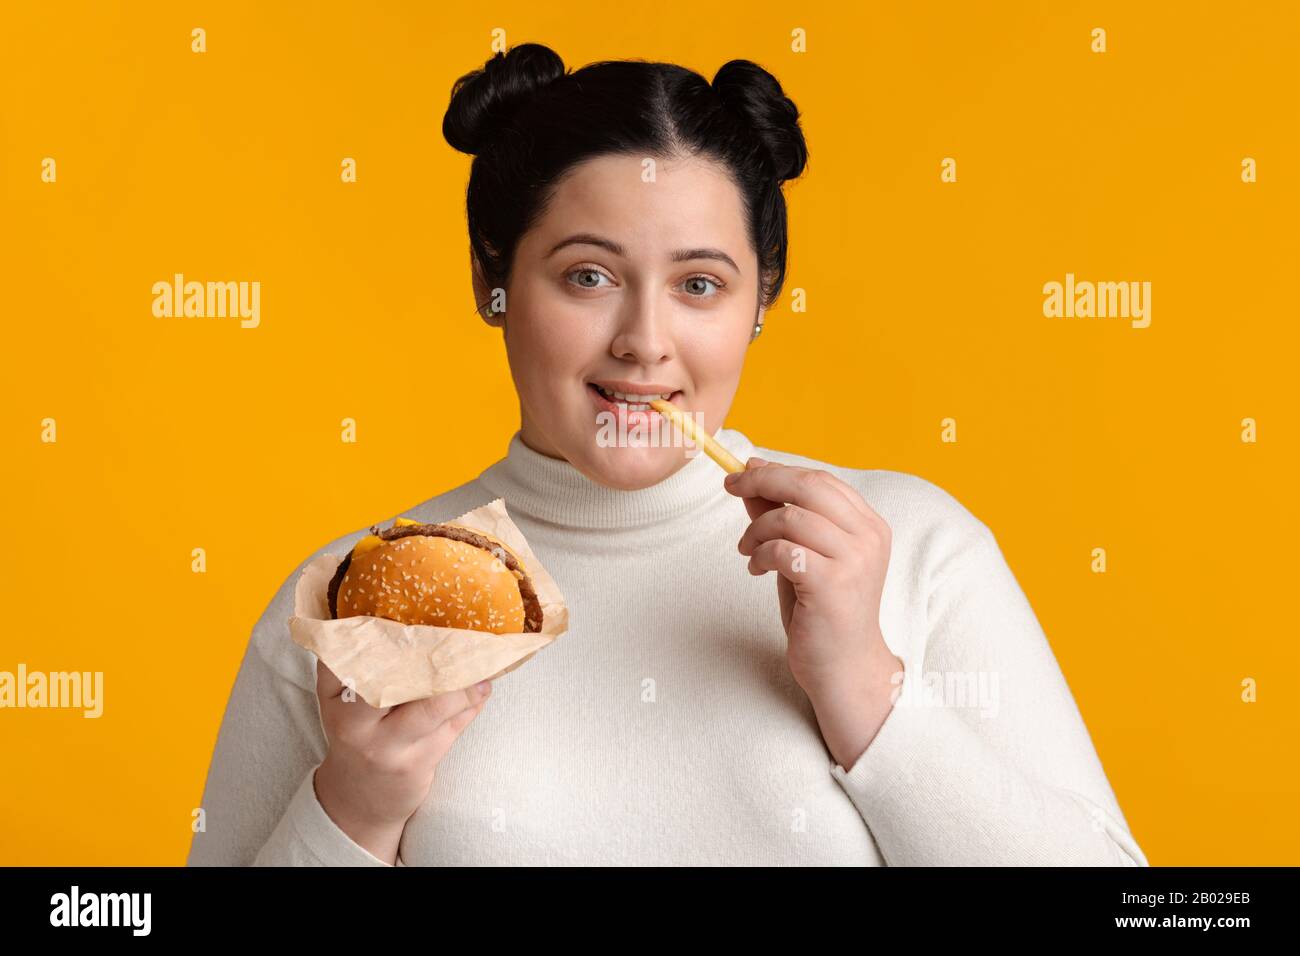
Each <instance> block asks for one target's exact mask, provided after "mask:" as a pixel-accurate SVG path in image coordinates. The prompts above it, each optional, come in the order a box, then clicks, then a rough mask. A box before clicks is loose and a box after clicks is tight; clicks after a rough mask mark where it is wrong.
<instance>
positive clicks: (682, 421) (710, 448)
mask: <svg viewBox="0 0 1300 956" xmlns="http://www.w3.org/2000/svg"><path fill="white" fill-rule="evenodd" d="M650 407H651V408H653V409H654V410H655V411H656V412H658V413H659V414H660V415H662V416H664V418H667V419H668V420H669V421H671V422H672V423H673V424H674V425H676V426H677V427H678V428H680V429H681V432H682V434H683V435H684V436H685V437H687V438H689V439H691V441H693V442H695V444H697V445H699V446H700V447H701V448H703V449H704V453H705V454H706V455H708V456H709V457H710V458H712V459H713V460H714V461H716V462H717V463H718V464H719V465H721V466H722V470H723V471H728V472H737V471H744V470H745V465H744V463H743V462H741V460H740V459H739V458H737V457H736V456H735V455H733V454H732V453H731V452H729V451H727V449H725V448H723V447H722V446H721V445H719V444H718V443H717V442H716V441H714V440H713V436H712V435H710V434H708V433H707V432H705V431H704V429H702V428H696V427H695V419H693V418H691V416H689V415H683V414H682V411H681V409H680V408H678V407H677V406H676V405H674V404H673V403H672V402H666V401H664V400H663V399H662V398H654V399H651V400H650Z"/></svg>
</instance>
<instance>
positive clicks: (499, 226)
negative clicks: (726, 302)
mask: <svg viewBox="0 0 1300 956" xmlns="http://www.w3.org/2000/svg"><path fill="white" fill-rule="evenodd" d="M442 133H443V136H445V137H446V139H447V142H448V143H450V144H451V145H452V146H453V147H455V148H456V149H458V150H460V151H461V152H464V153H470V154H472V155H473V156H474V162H473V163H472V164H471V166H470V175H469V187H468V189H467V190H466V198H465V205H466V210H467V218H468V224H469V240H470V248H471V250H472V251H473V253H474V256H475V258H476V259H477V260H478V263H479V266H480V268H481V269H482V271H483V278H484V279H485V280H486V281H487V284H488V286H489V287H491V288H499V287H504V286H505V285H506V283H507V280H508V278H509V276H510V270H511V265H512V263H513V260H514V252H515V248H516V246H517V244H518V242H519V239H520V237H521V236H523V234H524V233H525V232H527V231H528V229H530V228H531V227H532V225H533V224H534V223H535V222H536V221H537V220H538V219H539V218H540V217H541V215H542V213H543V211H544V210H545V206H546V203H547V202H548V201H549V199H550V197H551V195H552V194H553V189H554V187H555V185H556V183H557V180H558V179H559V178H560V177H561V176H562V175H563V174H564V173H565V172H566V171H567V170H569V169H570V168H571V167H573V166H574V165H576V164H578V163H580V162H583V161H584V160H586V159H590V158H593V157H595V156H599V155H603V154H610V153H621V154H628V155H634V156H660V157H667V156H672V155H684V154H690V155H700V156H701V157H702V158H706V159H710V160H713V161H715V162H718V163H720V164H721V165H722V166H723V167H724V168H725V169H726V170H727V171H728V173H729V175H730V176H731V178H732V181H733V182H735V184H736V186H737V188H738V189H739V192H740V195H741V197H742V200H743V203H744V210H745V216H746V219H747V227H748V234H749V240H750V243H751V245H752V247H753V249H754V250H755V252H756V254H757V257H758V266H759V277H760V278H759V283H760V284H759V302H760V304H762V305H765V306H769V307H770V306H771V305H772V304H773V303H774V302H775V301H776V299H777V298H778V296H779V295H780V293H781V287H782V285H783V284H784V282H785V270H786V246H787V235H786V209H785V196H784V195H783V194H782V192H781V184H782V183H783V182H785V181H786V180H788V179H794V178H796V177H797V176H798V175H799V174H800V173H802V172H803V169H804V166H805V165H806V164H807V162H808V149H807V146H806V145H805V143H804V138H803V133H802V132H801V131H800V129H799V110H798V108H797V107H796V106H795V105H794V103H793V102H792V101H791V100H790V98H789V97H787V96H786V95H785V93H784V92H783V91H782V89H781V84H780V83H778V82H777V80H776V77H774V76H772V74H771V73H769V72H767V71H766V70H765V69H763V68H762V67H761V66H759V65H758V64H756V63H752V62H750V61H749V60H731V61H730V62H728V63H726V64H724V65H723V66H722V68H721V69H719V70H718V72H717V75H716V76H714V78H713V82H712V84H710V83H709V82H708V81H707V80H705V79H704V77H703V76H701V75H700V74H698V73H696V72H695V71H693V70H688V69H686V68H684V67H681V66H675V65H673V64H671V63H655V62H647V61H645V60H606V61H601V62H598V63H592V64H590V65H588V66H584V67H582V68H581V69H579V70H577V71H574V72H566V71H565V68H564V61H563V60H561V59H560V57H559V56H558V55H557V54H556V53H555V51H553V50H551V49H550V48H549V47H547V46H543V45H541V44H538V43H524V44H520V45H519V46H516V47H513V48H511V49H510V51H509V52H508V53H500V52H498V53H497V54H496V55H495V56H493V57H492V58H491V59H489V60H488V61H487V63H486V64H485V65H484V67H483V69H481V70H475V71H473V72H471V73H467V74H465V75H464V76H462V77H461V78H460V79H458V80H457V81H456V82H455V84H453V86H452V90H451V103H450V105H449V106H448V107H447V113H446V115H445V116H444V117H443V121H442Z"/></svg>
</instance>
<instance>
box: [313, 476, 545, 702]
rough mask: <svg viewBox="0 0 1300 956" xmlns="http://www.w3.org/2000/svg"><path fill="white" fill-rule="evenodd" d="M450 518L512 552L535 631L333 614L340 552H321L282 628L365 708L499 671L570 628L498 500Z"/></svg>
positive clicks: (474, 681) (458, 685) (441, 691)
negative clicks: (533, 605)
mask: <svg viewBox="0 0 1300 956" xmlns="http://www.w3.org/2000/svg"><path fill="white" fill-rule="evenodd" d="M452 520H454V521H457V522H459V523H460V524H463V525H466V526H468V527H470V528H475V529H477V530H479V531H484V532H486V533H488V534H491V535H494V536H496V537H497V538H500V539H501V540H502V541H504V542H505V543H506V544H508V545H510V547H511V548H513V549H514V552H515V554H517V555H519V558H520V560H522V561H523V563H524V567H525V568H526V569H527V571H528V576H529V577H530V578H531V579H532V582H533V586H534V587H535V588H536V589H537V598H538V600H539V601H540V602H541V605H542V630H541V632H540V633H536V634H527V633H516V634H491V633H488V632H486V631H470V630H466V629H464V628H459V627H432V626H429V625H425V624H401V623H399V622H397V621H390V620H388V619H387V618H382V617H370V616H358V617H344V618H339V619H338V620H332V619H330V612H329V597H328V591H329V583H330V579H331V578H333V577H334V572H335V571H337V570H338V566H339V562H341V561H342V560H343V558H344V557H346V555H341V554H322V555H320V556H319V557H317V558H315V559H314V560H312V561H311V562H309V563H308V564H307V566H306V567H305V568H303V572H302V575H301V576H300V577H299V578H298V585H297V588H296V590H295V592H294V613H293V616H292V617H290V618H289V634H290V636H291V637H292V638H293V640H294V643H296V644H300V645H301V646H303V647H305V648H307V650H309V651H311V652H313V653H314V654H315V655H316V656H317V657H319V658H320V659H321V660H322V661H324V662H325V666H326V667H328V668H329V669H330V670H331V671H333V672H334V674H335V676H336V677H338V678H339V680H341V681H343V682H344V683H345V684H348V683H349V682H350V683H351V686H352V687H354V688H355V689H356V692H357V694H358V695H359V696H360V697H361V698H362V699H363V700H365V702H366V703H367V704H370V705H371V706H372V707H392V706H395V705H397V704H404V703H406V702H407V701H411V700H420V699H421V698H424V697H432V696H434V695H435V694H445V693H447V692H448V691H453V690H461V689H462V688H465V687H470V686H472V685H474V684H477V683H478V682H479V681H481V680H491V679H493V678H496V677H500V676H501V675H502V674H507V673H509V672H510V671H512V670H514V669H515V668H516V667H518V666H519V665H521V664H523V663H524V662H525V661H527V660H528V659H529V658H531V657H532V656H533V655H534V654H536V653H537V652H538V651H539V650H541V649H542V648H543V647H545V646H546V645H547V644H549V643H551V642H552V641H554V640H555V639H556V638H557V637H559V636H560V635H561V634H563V633H564V632H565V631H566V630H568V628H569V609H568V607H567V606H566V605H565V603H564V596H563V595H562V594H561V593H560V589H559V588H558V587H557V586H556V584H555V581H554V580H553V579H552V578H551V576H550V575H549V574H548V573H547V572H546V569H545V568H543V567H542V565H541V563H540V562H539V561H538V560H537V556H536V555H535V554H533V552H532V549H531V548H529V547H528V542H527V541H525V540H524V536H523V534H522V533H521V532H520V530H519V529H518V528H516V527H515V523H514V522H513V521H511V520H510V516H509V515H508V514H507V513H506V506H505V502H504V501H503V500H502V499H500V498H497V499H496V500H495V501H493V502H492V503H490V504H486V505H483V506H482V507H481V508H475V509H474V510H473V511H470V512H467V513H465V514H463V515H461V516H460V517H459V518H455V519H452Z"/></svg>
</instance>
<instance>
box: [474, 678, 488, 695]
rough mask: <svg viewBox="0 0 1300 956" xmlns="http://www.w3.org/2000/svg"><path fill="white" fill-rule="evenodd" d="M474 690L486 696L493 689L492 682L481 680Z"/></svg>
mask: <svg viewBox="0 0 1300 956" xmlns="http://www.w3.org/2000/svg"><path fill="white" fill-rule="evenodd" d="M474 689H475V690H476V691H478V692H479V693H480V694H486V693H487V692H488V691H490V690H491V689H492V682H491V681H490V680H481V681H479V682H478V683H477V684H475V685H474Z"/></svg>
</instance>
